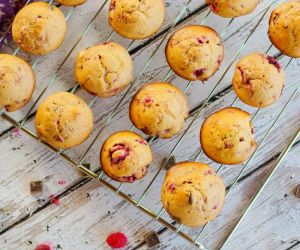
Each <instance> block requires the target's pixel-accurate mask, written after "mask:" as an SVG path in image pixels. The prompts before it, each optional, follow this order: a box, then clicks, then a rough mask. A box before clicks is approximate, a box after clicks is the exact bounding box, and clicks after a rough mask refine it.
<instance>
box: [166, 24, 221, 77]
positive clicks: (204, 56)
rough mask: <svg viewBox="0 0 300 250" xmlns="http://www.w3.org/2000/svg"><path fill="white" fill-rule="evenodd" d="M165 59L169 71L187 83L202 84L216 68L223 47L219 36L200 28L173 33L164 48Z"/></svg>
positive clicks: (187, 27) (198, 26)
mask: <svg viewBox="0 0 300 250" xmlns="http://www.w3.org/2000/svg"><path fill="white" fill-rule="evenodd" d="M165 52H166V58H167V61H168V63H169V65H170V67H171V68H172V70H173V71H174V72H175V73H176V74H177V75H179V76H181V77H182V78H184V79H186V80H190V81H195V80H201V81H205V80H207V79H208V78H210V77H211V76H212V75H213V74H214V73H215V72H216V71H217V70H218V69H219V67H220V64H221V62H222V60H223V56H224V46H223V45H222V41H221V38H220V36H219V34H218V33H217V32H216V31H214V30H213V29H212V28H210V27H207V26H201V25H190V26H185V27H183V28H180V29H179V30H177V31H176V32H175V33H174V34H173V35H172V36H171V38H170V39H169V41H168V43H167V46H166V51H165Z"/></svg>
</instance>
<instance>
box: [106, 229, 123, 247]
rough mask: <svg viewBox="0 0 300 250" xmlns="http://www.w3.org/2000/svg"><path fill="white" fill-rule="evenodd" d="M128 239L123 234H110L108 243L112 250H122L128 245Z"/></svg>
mask: <svg viewBox="0 0 300 250" xmlns="http://www.w3.org/2000/svg"><path fill="white" fill-rule="evenodd" d="M127 242H128V239H127V237H126V235H125V234H123V233H121V232H117V233H113V234H110V235H109V236H108V237H107V239H106V243H107V244H108V245H109V246H110V247H112V248H122V247H125V246H126V245H127Z"/></svg>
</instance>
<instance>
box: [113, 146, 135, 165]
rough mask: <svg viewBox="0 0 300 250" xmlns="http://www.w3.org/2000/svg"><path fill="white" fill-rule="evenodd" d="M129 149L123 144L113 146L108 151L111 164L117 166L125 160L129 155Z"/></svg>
mask: <svg viewBox="0 0 300 250" xmlns="http://www.w3.org/2000/svg"><path fill="white" fill-rule="evenodd" d="M129 151H130V150H129V147H126V146H125V145H124V144H121V143H119V144H115V145H114V146H113V147H112V148H111V150H110V158H111V162H112V164H118V163H120V162H122V161H124V160H125V159H126V157H127V156H128V155H129Z"/></svg>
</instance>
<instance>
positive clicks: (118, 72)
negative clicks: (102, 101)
mask: <svg viewBox="0 0 300 250" xmlns="http://www.w3.org/2000/svg"><path fill="white" fill-rule="evenodd" d="M75 78H76V81H78V83H79V84H80V85H81V86H82V87H83V88H84V89H86V90H87V91H88V92H90V93H91V94H93V95H97V96H100V97H104V98H105V97H111V96H114V95H117V94H119V93H120V92H121V91H122V90H124V89H125V88H126V87H127V86H128V85H129V84H130V83H131V81H132V79H133V63H132V59H131V57H130V55H129V54H128V52H127V50H126V49H125V48H124V47H122V46H121V45H119V44H117V43H113V42H108V43H101V44H97V45H95V46H92V47H90V48H87V49H85V50H83V51H81V52H80V53H79V55H78V57H77V61H76V66H75Z"/></svg>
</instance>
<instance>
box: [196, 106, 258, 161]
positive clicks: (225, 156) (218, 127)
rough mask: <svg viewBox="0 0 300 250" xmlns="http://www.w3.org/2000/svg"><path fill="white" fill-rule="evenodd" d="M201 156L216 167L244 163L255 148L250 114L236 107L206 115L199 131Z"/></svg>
mask: <svg viewBox="0 0 300 250" xmlns="http://www.w3.org/2000/svg"><path fill="white" fill-rule="evenodd" d="M200 142H201V145H202V149H203V151H204V153H205V154H206V155H207V156H208V157H209V158H210V159H212V160H213V161H215V162H217V163H220V164H227V165H234V164H239V163H242V162H244V161H245V160H247V159H248V158H249V157H250V156H251V155H252V153H253V152H254V150H255V149H256V142H255V140H254V132H253V126H252V123H251V121H250V114H249V113H247V112H245V111H243V110H241V109H239V108H224V109H221V110H220V111H218V112H215V113H213V114H212V115H210V116H209V117H208V118H207V119H206V120H205V121H204V123H203V125H202V127H201V131H200Z"/></svg>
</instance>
